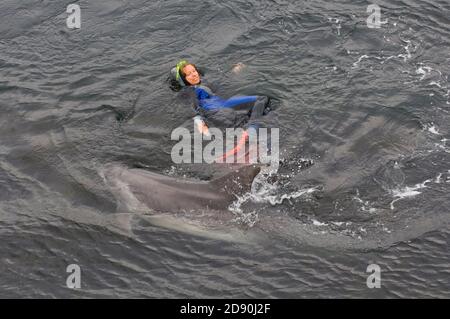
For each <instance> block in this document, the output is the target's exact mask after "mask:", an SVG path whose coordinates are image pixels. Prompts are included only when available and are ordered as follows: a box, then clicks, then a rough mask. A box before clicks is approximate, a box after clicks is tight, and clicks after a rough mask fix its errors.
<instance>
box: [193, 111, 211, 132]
mask: <svg viewBox="0 0 450 319" xmlns="http://www.w3.org/2000/svg"><path fill="white" fill-rule="evenodd" d="M194 123H195V125H196V127H197V130H198V131H199V132H200V133H201V134H203V135H205V136H210V134H209V129H208V126H207V125H206V123H205V122H204V121H203V120H202V118H201V117H200V116H199V115H197V116H196V117H194Z"/></svg>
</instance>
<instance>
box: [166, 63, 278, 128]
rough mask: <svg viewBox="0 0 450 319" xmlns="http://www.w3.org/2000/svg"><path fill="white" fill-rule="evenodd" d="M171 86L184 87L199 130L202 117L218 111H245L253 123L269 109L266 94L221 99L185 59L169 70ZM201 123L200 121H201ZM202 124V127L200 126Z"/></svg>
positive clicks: (175, 87) (195, 68)
mask: <svg viewBox="0 0 450 319" xmlns="http://www.w3.org/2000/svg"><path fill="white" fill-rule="evenodd" d="M171 76H172V88H174V89H178V90H179V89H181V88H184V87H186V88H187V92H188V94H189V95H190V98H191V100H192V102H193V106H194V110H195V111H196V112H197V114H198V115H197V116H196V117H195V118H194V120H197V126H198V128H199V130H200V131H203V130H204V126H205V123H204V121H203V120H204V119H205V118H208V117H209V115H211V114H215V113H217V112H220V111H225V110H234V111H246V112H247V114H249V121H248V122H249V124H250V125H255V120H256V119H257V118H259V117H261V116H263V115H264V114H266V113H268V112H269V111H270V107H269V98H268V97H267V96H257V95H253V96H234V97H231V98H229V99H223V98H221V97H219V96H217V95H215V94H214V92H213V91H212V90H211V88H210V87H208V86H207V85H206V84H205V83H202V80H201V73H200V72H199V70H198V69H197V67H196V66H195V65H194V64H192V63H188V62H187V61H185V60H182V61H180V62H179V63H178V64H177V66H176V67H175V68H173V69H172V71H171ZM200 121H201V122H202V123H201V122H200ZM202 125H203V128H202Z"/></svg>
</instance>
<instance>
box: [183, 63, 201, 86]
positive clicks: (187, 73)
mask: <svg viewBox="0 0 450 319" xmlns="http://www.w3.org/2000/svg"><path fill="white" fill-rule="evenodd" d="M182 72H183V74H184V77H185V79H186V81H187V82H188V83H189V84H190V85H197V84H199V83H200V74H198V72H197V69H196V68H195V67H194V66H193V65H191V64H188V65H186V66H185V67H184V68H183V71H182Z"/></svg>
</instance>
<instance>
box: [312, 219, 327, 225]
mask: <svg viewBox="0 0 450 319" xmlns="http://www.w3.org/2000/svg"><path fill="white" fill-rule="evenodd" d="M312 222H313V225H314V226H327V225H328V224H327V223H321V222H319V221H318V220H316V219H312Z"/></svg>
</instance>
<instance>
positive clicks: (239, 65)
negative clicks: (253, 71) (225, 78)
mask: <svg viewBox="0 0 450 319" xmlns="http://www.w3.org/2000/svg"><path fill="white" fill-rule="evenodd" d="M244 68H245V64H244V63H242V62H238V63H236V64H234V65H233V68H232V69H231V72H233V73H234V74H238V73H240V72H241V71H242V69H244Z"/></svg>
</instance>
